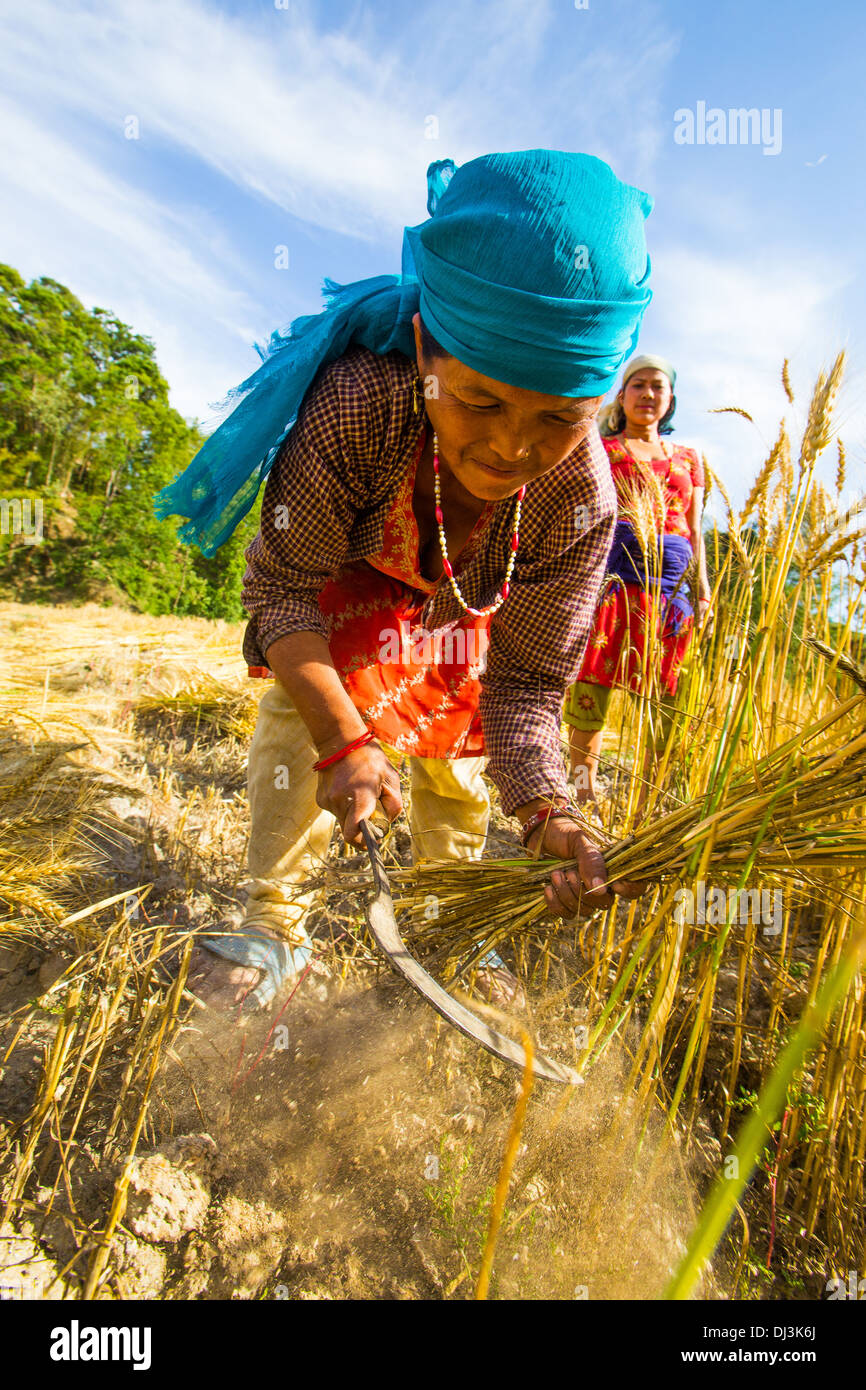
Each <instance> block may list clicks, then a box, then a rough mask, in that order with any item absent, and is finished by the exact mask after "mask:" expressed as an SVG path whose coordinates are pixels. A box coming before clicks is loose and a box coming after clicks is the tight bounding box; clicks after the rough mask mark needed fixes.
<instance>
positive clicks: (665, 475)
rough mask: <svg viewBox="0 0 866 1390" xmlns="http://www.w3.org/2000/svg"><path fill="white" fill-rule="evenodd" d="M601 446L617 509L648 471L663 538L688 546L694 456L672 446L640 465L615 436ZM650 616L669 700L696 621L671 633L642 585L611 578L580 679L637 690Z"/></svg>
mask: <svg viewBox="0 0 866 1390" xmlns="http://www.w3.org/2000/svg"><path fill="white" fill-rule="evenodd" d="M602 442H603V444H604V447H605V449H606V451H607V455H608V459H609V462H610V471H611V476H612V477H613V481H614V486H615V487H616V490H617V501H618V503H619V505H620V506H621V507H623V506H626V505H627V495H628V491H629V489H631V488H634V487H635V486H637V487H641V486H642V485H643V486H644V487H646V485H647V484H646V479H645V476H644V474H645V470H647V469H650V468H651V469H652V471H653V473H654V475H655V477H656V478H657V480H658V481H659V483H660V484H661V485H662V490H663V494H664V501H665V515H664V523H663V528H662V529H663V532H664V534H665V535H673V536H681V537H682V538H683V539H685V540H687V541H690V540H691V535H690V532H689V523H688V512H689V508H690V506H691V502H692V494H693V493H694V490H695V488H702V487H703V486H704V471H703V468H702V466H701V461H700V458H699V457H698V455H697V453H696V451H695V450H694V449H686V448H683V447H682V446H678V445H675V446H673V448H672V450H671V455H670V457H665V458H657V459H653V460H652V461H651V462H648V463H644V462H639V461H638V460H637V459H636V458H635V457H634V455H633V454H632V453H631V452H630V450H629V449H628V448H627V447H626V445H625V444H624V443H623V441H622V440H621V439H620V438H618V437H617V436H614V437H613V438H612V439H604V440H603V441H602ZM667 447H668V448H671V446H670V445H668V446H667ZM653 615H654V625H655V631H656V637H657V639H658V640H659V642H660V646H661V654H662V655H661V666H660V671H659V675H660V680H661V685H662V687H663V689H664V690H665V691H666V692H667V693H668V694H670V695H673V694H674V693H675V692H676V688H677V680H678V678H679V672H680V667H681V666H682V663H683V658H684V657H685V654H686V651H687V649H688V645H689V642H690V641H691V636H692V629H693V627H694V619H693V618H691V617H689V618H686V619H685V621H684V622H682V624H681V625H680V626H679V630H678V631H673V630H672V624H670V623H669V622H668V620H667V617H666V614H665V605H664V600H662V604H661V609H659V602H658V598H657V597H656V596H655V595H652V594H650V593H649V592H648V591H647V590H646V589H645V588H644V587H643V586H641V585H639V584H628V583H624V582H623V581H622V580H621V579H618V578H614V577H610V578H609V579H608V581H607V584H606V587H605V590H604V597H603V598H602V601H601V603H600V604H599V606H598V608H597V610H596V614H595V623H594V627H593V630H592V633H591V634H590V638H589V642H588V643H587V648H586V655H585V657H584V660H583V666H582V668H581V672H580V675H579V677H578V680H580V681H586V682H588V683H590V684H593V685H602V686H605V687H607V688H610V687H611V686H613V685H624V686H625V687H626V688H627V689H628V690H631V691H635V692H637V691H639V690H640V689H641V683H642V679H643V671H644V648H645V634H646V630H647V626H648V624H649V623H650V622H651V621H653Z"/></svg>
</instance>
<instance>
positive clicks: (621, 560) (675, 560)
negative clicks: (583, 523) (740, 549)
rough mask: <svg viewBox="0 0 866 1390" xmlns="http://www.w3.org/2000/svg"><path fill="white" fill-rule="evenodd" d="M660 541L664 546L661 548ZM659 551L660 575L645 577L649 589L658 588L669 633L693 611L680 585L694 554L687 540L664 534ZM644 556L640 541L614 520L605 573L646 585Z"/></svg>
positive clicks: (625, 581) (674, 630) (685, 592)
mask: <svg viewBox="0 0 866 1390" xmlns="http://www.w3.org/2000/svg"><path fill="white" fill-rule="evenodd" d="M662 541H663V542H664V544H663V545H662ZM659 545H660V549H661V565H660V566H659V565H658V564H656V565H655V568H656V569H659V568H660V569H661V574H652V573H650V575H649V583H650V586H651V587H655V586H656V585H659V586H660V587H661V592H662V595H663V597H664V598H665V599H666V600H667V604H666V607H665V626H666V629H667V630H668V631H670V632H674V633H676V632H679V630H680V628H681V627H682V625H683V623H684V621H685V620H686V618H691V617H692V615H693V613H694V609H693V608H692V605H691V603H690V602H689V590H688V586H687V585H686V584H684V583H683V575H684V574H685V572H686V569H687V568H688V565H689V562H690V560H691V559H692V556H693V554H694V551H693V550H692V546H691V541H687V540H686V538H685V536H673V535H665V536H662V537H660V538H659ZM644 565H645V562H644V555H643V551H642V549H641V544H640V541H639V540H638V538H637V536H636V535H635V532H634V530H633V529H632V527H631V526H630V525H629V523H628V522H627V521H618V522H617V523H616V530H615V531H614V535H613V545H612V546H611V550H610V555H609V556H608V559H607V571H606V572H607V574H613V575H616V577H617V578H618V579H621V580H622V581H623V583H624V584H639V585H640V587H641V588H642V589H644V588H646V586H647V577H646V574H645V568H644Z"/></svg>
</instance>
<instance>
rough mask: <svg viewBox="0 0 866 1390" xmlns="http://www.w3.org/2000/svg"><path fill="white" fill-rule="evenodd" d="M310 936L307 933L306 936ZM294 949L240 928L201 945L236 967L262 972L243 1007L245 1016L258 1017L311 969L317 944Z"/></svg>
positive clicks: (207, 937) (254, 931) (251, 928)
mask: <svg viewBox="0 0 866 1390" xmlns="http://www.w3.org/2000/svg"><path fill="white" fill-rule="evenodd" d="M305 935H306V933H305ZM307 942H308V943H309V944H306V945H300V946H290V945H288V943H287V942H285V941H281V940H278V939H277V938H276V937H272V936H264V935H263V934H262V933H261V932H258V931H256V930H255V928H254V927H246V928H243V927H242V928H240V929H239V930H238V931H236V932H227V933H226V934H225V935H224V936H203V937H202V938H201V940H200V942H199V944H200V945H201V946H203V947H204V948H205V950H207V951H210V952H211V953H212V954H213V955H215V956H222V957H223V958H224V959H225V960H231V961H234V963H235V965H243V966H246V967H247V968H248V969H250V970H260V971H261V979H260V980H259V982H258V984H257V985H254V986H251V987H250V989H249V991H248V992H247V994H245V995H244V998H243V1000H242V1002H241V1005H240V1010H241V1012H242V1013H257V1012H259V1011H260V1010H262V1009H267V1008H269V1007H270V1005H271V1004H272V1003H273V1001H274V999H275V998H276V996H277V995H278V994H279V993H280V992H281V991H282V990H283V989H285V987H286V986H287V985H288V984H289V983H290V981H291V980H292V979H293V978H294V977H295V976H296V975H300V974H301V972H302V971H303V970H305V969H306V967H307V966H308V965H309V962H310V957H311V956H312V954H313V943H312V941H311V940H310V938H309V936H307Z"/></svg>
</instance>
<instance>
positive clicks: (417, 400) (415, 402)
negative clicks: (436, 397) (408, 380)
mask: <svg viewBox="0 0 866 1390" xmlns="http://www.w3.org/2000/svg"><path fill="white" fill-rule="evenodd" d="M420 385H421V378H420V376H416V378H415V380H414V381H413V382H412V409H413V410H414V411H415V414H416V415H420V414H421V409H422V404H423V400H424V395H423V392H422V394H421V395H420V396H419V394H418V388H419V386H420Z"/></svg>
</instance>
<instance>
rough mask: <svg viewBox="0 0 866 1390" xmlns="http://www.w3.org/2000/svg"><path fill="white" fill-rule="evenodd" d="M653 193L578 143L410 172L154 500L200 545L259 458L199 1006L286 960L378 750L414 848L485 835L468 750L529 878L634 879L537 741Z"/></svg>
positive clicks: (262, 985)
mask: <svg viewBox="0 0 866 1390" xmlns="http://www.w3.org/2000/svg"><path fill="white" fill-rule="evenodd" d="M651 207H652V201H651V199H650V198H649V197H648V196H647V195H646V194H645V193H642V192H640V190H638V189H635V188H632V187H630V186H629V185H628V184H624V183H621V182H620V180H619V179H617V178H616V176H615V175H614V174H613V172H612V170H611V169H610V168H609V167H608V166H607V165H606V164H604V163H602V161H601V160H598V159H594V158H592V157H590V156H588V155H581V154H571V153H563V152H560V151H557V150H524V151H519V152H515V153H508V154H494V155H485V156H483V157H481V158H479V159H474V160H471V161H470V162H469V163H467V164H464V165H463V166H462V167H461V168H460V169H455V166H454V164H453V163H452V161H450V160H445V161H440V162H437V163H436V164H433V165H431V166H430V169H429V170H428V203H427V208H428V212H429V213H430V214H431V216H430V217H429V219H428V220H427V221H426V222H424V223H422V224H421V225H419V226H418V227H410V228H407V229H406V233H405V237H404V245H403V273H402V275H399V276H386V275H382V276H378V277H376V278H374V279H370V280H362V281H358V282H356V283H354V284H350V285H344V286H338V285H335V284H333V282H326V287H327V292H328V294H329V296H330V303H329V305H328V307H327V308H326V309H325V311H324V312H323V313H321V314H319V315H316V316H314V317H308V318H305V319H299V320H297V321H296V322H295V323H294V324H293V325H292V331H291V334H289V335H280V334H275V335H274V336H273V338H272V339H271V343H270V347H269V350H268V352H267V353H266V354H263V357H264V361H263V364H262V366H261V367H260V368H259V370H258V371H257V372H256V373H255V375H254V376H252V377H251V378H250V379H249V380H248V381H246V382H245V383H244V384H243V386H242V387H239V388H238V390H237V391H236V392H234V393H233V396H234V398H235V399H236V400H237V401H238V404H237V406H236V408H235V409H234V411H233V412H232V414H231V415H230V416H229V417H228V419H227V420H226V421H225V422H224V424H223V425H222V426H221V427H220V429H218V430H217V431H216V432H215V434H213V435H212V436H211V437H210V438H209V439H208V440H207V442H206V443H205V445H204V446H203V448H202V449H201V450H200V452H199V454H198V455H196V458H195V459H194V460H193V462H192V463H191V464H190V466H189V468H188V469H187V470H186V472H185V473H184V474H183V475H182V476H181V477H180V478H178V479H177V480H176V481H175V482H174V483H173V484H172V485H171V486H170V487H168V488H166V489H164V490H163V492H162V493H161V494H160V495H159V498H158V500H157V510H158V513H159V514H160V515H163V516H167V515H170V514H176V515H178V514H179V515H181V516H185V517H187V518H188V520H187V521H186V523H185V525H184V526H183V527H182V528H181V531H180V535H181V538H182V539H184V540H186V541H191V542H195V543H196V544H198V545H199V546H200V548H201V549H202V550H203V551H204V552H205V553H206V554H212V553H213V551H214V550H215V549H216V548H217V547H218V546H219V545H220V544H222V542H223V540H224V539H225V538H226V536H228V535H229V534H230V533H231V531H232V530H233V528H234V527H235V526H236V525H237V522H238V521H239V520H240V518H241V517H242V516H243V515H244V514H245V513H246V512H247V511H248V510H249V508H250V507H251V506H252V504H253V502H254V501H255V497H256V494H257V492H258V489H259V487H260V484H261V482H262V480H263V479H264V478H265V476H267V486H266V488H265V494H264V501H263V505H262V512H261V526H260V530H259V533H258V535H257V536H256V538H255V540H254V541H253V542H252V544H251V546H250V547H249V549H248V550H247V560H248V568H247V571H246V574H245V576H244V587H243V594H242V600H243V604H244V607H245V608H246V609H247V612H248V613H249V614H250V622H249V625H248V628H247V632H246V636H245V640H244V655H245V657H246V660H247V663H248V665H249V666H250V668H251V669H252V670H253V671H258V670H261V671H263V673H264V674H266V675H270V674H273V675H274V676H275V677H276V679H275V681H274V684H273V686H271V687H270V688H269V689H268V690H267V691H266V692H265V694H264V695H263V697H262V699H261V701H260V703H259V710H258V719H257V723H256V729H255V733H254V735H253V740H252V745H251V748H250V756H249V771H248V788H249V799H250V811H251V831H250V844H249V872H250V880H249V884H248V899H247V906H246V914H245V919H244V922H243V923H242V925H241V926H240V928H238V929H235V930H233V931H226V932H225V933H223V934H221V935H218V936H217V935H215V936H213V937H209V938H207V939H206V941H205V942H204V944H203V949H200V950H199V951H198V954H197V959H196V963H195V965H194V967H193V970H192V971H191V979H193V981H194V986H195V988H196V990H197V992H198V993H199V994H200V995H201V996H202V997H204V998H206V999H207V1000H208V1001H209V1002H210V1003H212V1004H217V1005H224V1006H226V1007H229V1006H231V1005H234V1004H238V1003H241V1002H244V1003H245V1005H246V1007H247V1008H249V1007H262V1006H265V1005H267V1004H268V1003H269V1002H270V1001H271V1000H272V999H273V998H274V996H275V994H276V993H277V992H278V991H280V990H282V989H283V988H284V987H285V986H286V985H288V983H289V982H290V980H291V979H292V977H293V975H295V974H297V973H298V972H299V971H300V970H302V969H303V968H304V966H305V965H306V963H307V961H308V960H309V957H310V953H311V950H312V943H311V940H310V937H309V935H308V933H307V929H306V925H305V919H306V917H307V915H308V912H309V910H310V907H311V906H312V903H313V898H312V896H311V893H310V891H309V888H310V882H311V880H315V878H316V877H317V875H319V874H320V872H321V868H322V865H323V862H324V860H325V857H326V855H327V851H328V844H329V841H330V838H331V834H332V831H333V828H334V825H335V824H339V826H340V828H341V830H342V833H343V836H344V838H345V839H346V840H347V841H348V842H350V843H353V844H358V845H360V844H362V843H363V841H362V839H361V835H360V821H361V820H362V819H363V818H367V817H369V816H371V815H372V814H373V813H374V811H375V810H376V807H377V804H379V805H381V807H382V808H383V809H384V811H385V813H386V815H387V816H388V818H389V819H390V820H393V819H394V818H395V817H396V816H397V815H399V814H400V812H401V811H402V799H401V792H400V779H399V777H398V774H397V771H396V769H395V768H394V766H393V764H392V762H391V761H390V759H389V757H388V753H387V750H388V749H392V750H397V752H399V753H401V754H403V755H405V756H407V757H408V760H409V770H410V776H409V786H410V796H411V804H410V808H409V826H410V830H411V834H412V849H413V855H414V857H415V859H416V860H417V859H419V858H428V859H449V858H450V859H453V858H460V857H474V858H477V857H479V856H480V855H481V852H482V849H483V846H484V840H485V835H486V831H487V825H488V818H489V810H490V807H489V799H488V795H487V790H486V787H485V784H484V781H483V779H482V776H481V772H482V768H483V767H484V763H485V759H486V760H487V772H488V775H489V776H490V778H491V780H492V781H493V782H494V783H495V784H496V786H497V787H498V790H499V793H500V797H501V802H502V807H503V810H504V812H505V814H506V815H509V816H515V817H516V818H517V820H518V821H519V822H520V824H521V826H522V831H523V841H524V844H525V845H526V846H527V848H528V849H529V850H530V851H532V852H535V851H537V852H539V853H541V852H544V853H546V854H548V855H550V856H552V857H554V858H560V859H570V858H574V859H577V860H578V861H579V864H580V873H577V872H576V871H575V870H573V869H567V870H566V869H563V870H561V871H555V872H554V873H553V874H552V876H551V880H550V882H549V883H548V885H547V887H546V888H545V896H546V898H547V903H548V910H549V912H550V913H551V914H552V915H554V916H561V917H566V918H571V917H573V916H574V915H575V914H576V913H577V912H578V911H584V912H585V911H586V910H587V908H589V909H592V908H595V907H603V906H607V905H609V904H610V903H612V901H613V898H612V892H614V891H616V892H622V893H625V894H627V895H629V896H633V895H634V894H635V892H636V891H639V890H638V889H637V888H636V886H635V885H629V884H620V883H614V884H608V883H607V875H606V872H605V867H604V861H603V858H602V856H601V854H600V853H599V851H598V850H597V848H595V846H594V844H593V842H592V838H591V836H590V835H587V833H586V832H587V827H586V824H585V821H584V820H583V817H582V816H581V815H580V814H579V813H578V812H576V811H575V809H574V808H570V807H569V797H568V789H567V781H566V772H565V767H564V766H563V762H562V756H561V751H560V742H559V740H560V729H561V716H562V705H563V699H564V695H565V690H566V687H567V684H568V682H569V681H571V680H573V679H574V676H575V674H576V672H577V671H578V669H579V667H580V662H581V659H582V656H583V651H584V647H585V645H586V639H587V636H588V634H589V631H590V628H591V624H592V616H593V613H594V611H595V605H596V602H597V599H598V594H599V590H600V586H601V582H602V579H603V576H604V567H605V560H606V557H607V554H608V551H609V549H610V544H611V540H612V538H613V528H614V519H615V512H616V499H615V495H614V489H613V485H612V483H611V478H610V471H609V469H608V466H607V459H606V456H605V453H604V450H603V449H602V447H601V441H600V439H599V436H598V431H597V428H596V424H595V415H596V412H597V410H598V407H599V405H600V404H601V401H602V399H603V397H604V394H605V392H607V391H608V390H609V389H610V386H611V385H612V384H613V381H614V380H615V377H616V373H617V372H618V371H619V369H620V367H621V365H622V363H623V362H624V361H625V360H626V358H627V357H628V355H629V353H630V352H631V351H632V350H633V348H634V344H635V341H636V338H637V333H638V327H639V324H640V321H641V318H642V316H643V312H644V309H645V308H646V305H647V303H648V302H649V298H650V291H649V288H648V285H647V281H648V277H649V258H648V256H647V251H646V241H645V237H644V220H645V218H646V216H647V214H648V212H649V211H650V208H651ZM269 470H270V471H269ZM420 634H423V636H422V639H421V640H420V641H416V640H415V639H416V638H417V637H418V636H419V635H420ZM404 638H408V640H404ZM428 638H430V639H431V640H428ZM434 639H435V640H434ZM483 964H485V967H486V970H487V973H488V975H489V976H494V975H497V974H498V983H499V984H500V985H501V987H502V990H503V991H504V994H505V997H506V998H507V997H508V994H509V992H511V993H512V994H513V993H514V992H515V991H514V986H515V985H516V981H514V978H513V976H508V975H507V972H505V969H504V966H503V965H502V963H501V962H500V961H498V959H497V958H493V959H492V960H490V959H488V960H487V961H486V962H485V963H483ZM489 984H490V988H489V989H488V991H487V992H488V993H490V994H495V989H494V986H495V985H496V984H497V980H496V979H492V980H490V981H489ZM247 996H249V999H247ZM500 997H502V995H501V994H500Z"/></svg>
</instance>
